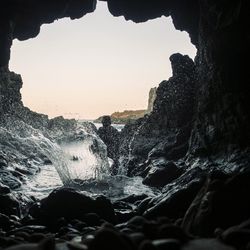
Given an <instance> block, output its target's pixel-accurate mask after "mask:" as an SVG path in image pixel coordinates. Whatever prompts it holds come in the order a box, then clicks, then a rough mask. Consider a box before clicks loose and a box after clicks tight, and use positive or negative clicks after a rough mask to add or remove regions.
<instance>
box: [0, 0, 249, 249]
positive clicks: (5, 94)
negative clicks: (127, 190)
mask: <svg viewBox="0 0 250 250" xmlns="http://www.w3.org/2000/svg"><path fill="white" fill-rule="evenodd" d="M106 2H107V4H108V8H109V11H110V13H111V14H112V15H113V16H124V18H125V19H126V20H131V21H133V22H136V23H139V22H146V21H148V20H150V19H155V18H158V17H161V16H166V17H168V16H171V18H172V20H173V24H174V26H175V28H176V29H177V30H180V31H186V32H188V34H189V36H190V39H191V42H192V44H194V45H195V47H196V49H197V55H196V57H195V60H194V61H192V60H191V59H190V58H189V57H187V56H183V55H181V54H179V53H176V54H173V55H172V56H171V57H170V62H171V65H172V69H173V76H172V77H170V78H169V80H168V81H163V82H162V83H161V84H160V86H159V87H158V89H157V96H156V100H155V102H154V105H153V110H152V112H151V113H150V114H147V115H145V116H144V117H143V118H141V119H138V120H136V121H135V122H134V123H131V124H128V125H126V126H125V128H124V129H123V130H122V131H121V140H120V142H119V154H120V155H121V156H122V158H121V159H119V160H120V162H123V163H124V162H125V165H126V166H127V173H126V175H127V176H128V177H127V178H131V177H137V176H140V177H142V178H143V183H144V184H145V185H147V186H150V187H152V189H154V188H157V189H158V190H160V192H159V193H157V195H154V196H153V197H152V196H149V195H147V194H143V195H140V196H138V195H130V196H128V197H126V198H123V199H120V200H116V201H115V202H113V201H112V202H111V201H110V200H109V199H108V198H107V197H105V196H98V197H94V198H93V197H90V196H88V195H87V194H84V193H81V192H79V191H78V190H76V188H75V186H74V185H71V186H70V187H67V185H68V184H72V183H67V182H66V181H65V183H64V184H65V187H63V188H58V189H56V190H54V191H52V192H51V194H50V195H49V196H48V197H46V198H44V199H42V200H41V201H37V200H36V198H35V197H26V196H24V195H23V194H22V193H21V192H18V188H19V187H20V185H22V183H21V182H22V178H25V176H26V175H29V174H36V173H37V171H38V170H37V168H36V167H34V166H33V164H34V163H35V162H37V161H42V162H43V163H45V162H46V164H50V163H51V161H53V159H50V158H49V157H48V153H49V150H50V149H49V147H48V148H46V152H45V151H44V152H45V154H42V153H44V152H41V155H40V156H39V157H40V158H39V160H38V159H37V157H36V154H38V152H39V150H38V149H39V147H40V144H38V143H37V142H34V141H32V140H30V139H29V140H26V142H27V145H28V146H25V147H24V146H23V144H22V143H23V140H22V138H21V139H20V138H19V139H20V140H19V141H18V142H13V138H15V133H14V134H11V133H10V132H9V131H8V130H6V129H5V127H4V126H7V125H6V124H8V126H10V129H13V128H15V129H16V128H18V129H19V131H21V132H22V133H23V134H25V133H26V131H25V129H26V125H27V124H28V125H29V126H31V127H32V129H34V131H37V129H38V130H41V131H42V132H43V133H44V134H46V131H47V130H53V129H55V130H57V131H62V134H60V136H61V135H64V134H63V133H64V132H65V131H71V130H73V129H74V126H75V123H74V121H72V120H64V119H63V118H57V119H52V120H49V119H48V117H47V116H45V115H39V114H36V113H34V112H31V111H30V110H29V109H27V108H24V107H23V105H22V103H21V94H20V86H21V84H22V80H21V78H20V76H19V75H17V74H15V73H13V72H10V71H9V60H10V50H11V45H12V41H13V39H18V40H21V41H23V40H27V39H29V38H34V37H36V36H38V35H39V32H40V27H41V25H42V24H45V23H53V22H54V20H56V19H59V18H63V17H70V18H71V19H77V18H81V17H82V16H84V15H85V14H87V13H90V12H94V11H95V7H96V1H95V0H61V1H57V0H50V1H48V0H46V1H41V0H38V1H33V0H30V1H17V0H11V1H7V0H4V1H3V2H2V3H1V9H0V13H1V15H0V118H1V120H0V123H1V126H3V130H2V131H1V133H2V135H1V136H2V138H1V141H3V142H4V143H2V144H3V145H4V146H6V145H7V146H9V145H15V147H16V148H17V149H18V150H17V151H16V152H15V154H16V155H19V154H22V155H25V154H26V153H27V151H29V152H32V154H34V155H33V156H32V157H33V158H32V159H30V158H25V157H24V158H22V161H23V164H25V166H26V167H27V169H23V168H20V167H19V168H18V169H17V168H15V169H13V168H12V167H10V166H9V165H10V164H9V162H10V159H11V160H13V159H14V160H15V161H16V163H18V160H19V159H17V158H15V157H13V155H8V154H7V153H6V152H4V151H2V149H1V151H0V170H1V176H0V247H3V249H5V248H7V249H8V248H9V249H27V248H28V249H92V250H97V249H106V248H107V249H108V248H109V249H118V248H122V249H128V250H129V249H141V250H146V249H184V250H185V249H248V248H249V246H250V241H249V239H250V231H249V219H250V213H249V211H250V207H249V204H250V200H249V193H248V192H249V190H250V186H249V185H250V173H249V142H250V138H249V137H250V133H249V130H248V129H249V120H250V116H249V104H250V103H249V102H250V101H249V98H248V95H249V90H248V86H247V85H248V84H247V82H248V74H247V72H248V71H247V68H248V66H247V65H248V64H249V63H248V60H247V58H248V56H249V40H250V34H249V28H248V27H249V17H248V14H249V11H250V4H249V2H247V1H246V0H238V1H226V0H219V1H215V0H192V1H186V0H177V1H171V0H155V1H152V0H144V1H142V0H106ZM1 129H2V128H1ZM88 129H89V130H91V129H93V128H92V127H91V125H89V127H88ZM38 134H39V133H38ZM39 136H40V134H39ZM58 136H59V135H58ZM42 142H43V143H44V144H46V142H47V140H46V138H44V137H42ZM93 142H94V143H93V146H92V150H93V151H95V150H97V149H98V147H99V144H97V143H96V141H93ZM1 146H2V145H1ZM46 153H47V155H46ZM42 162H39V163H42ZM57 167H63V166H57ZM6 176H7V177H6ZM9 176H11V177H9ZM16 177H18V179H19V182H15V181H14V180H15V179H16ZM61 177H62V179H63V178H66V177H65V176H61ZM6 179H8V182H7V184H8V185H7V184H6V182H4V180H6ZM120 183H122V180H120ZM88 185H91V183H84V185H83V188H87V187H88ZM98 185H100V186H101V187H102V188H103V189H105V187H106V186H105V185H106V183H102V182H100V183H98ZM79 236H80V240H79Z"/></svg>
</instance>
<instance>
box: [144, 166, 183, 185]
mask: <svg viewBox="0 0 250 250" xmlns="http://www.w3.org/2000/svg"><path fill="white" fill-rule="evenodd" d="M152 165H153V166H152V167H151V169H150V171H149V173H148V174H147V176H146V177H145V178H144V180H143V184H145V185H148V186H152V187H158V188H159V187H164V186H165V185H167V184H168V183H170V182H172V181H173V180H175V179H177V178H178V177H179V176H180V175H181V174H182V173H183V169H181V168H179V167H177V166H176V165H175V164H174V163H173V162H163V164H161V163H160V164H159V165H158V166H157V165H156V164H152Z"/></svg>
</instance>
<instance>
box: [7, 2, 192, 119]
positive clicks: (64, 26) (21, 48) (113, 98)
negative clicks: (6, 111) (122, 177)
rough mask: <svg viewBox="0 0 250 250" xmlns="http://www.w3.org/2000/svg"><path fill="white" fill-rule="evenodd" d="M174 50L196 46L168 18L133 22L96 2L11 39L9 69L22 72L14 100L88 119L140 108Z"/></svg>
mask: <svg viewBox="0 0 250 250" xmlns="http://www.w3.org/2000/svg"><path fill="white" fill-rule="evenodd" d="M177 52H180V53H182V54H187V55H189V56H190V57H191V58H194V56H195V53H196V50H195V47H194V46H193V45H192V44H191V42H190V38H189V36H188V34H187V33H186V32H180V31H177V30H175V28H174V26H173V24H172V20H171V18H166V17H162V18H158V19H155V20H152V21H148V22H146V23H140V24H136V23H133V22H132V21H125V19H124V18H123V17H113V16H112V15H111V14H110V13H109V11H108V8H107V5H106V3H105V2H99V3H98V5H97V9H96V11H95V12H94V13H91V14H88V15H86V16H84V17H83V18H81V19H78V20H73V21H72V20H70V19H69V18H64V19H60V20H58V21H55V22H54V23H53V24H49V25H43V26H42V27H41V32H40V34H39V36H38V37H36V38H34V39H29V40H26V41H24V42H20V41H18V40H14V43H13V46H12V56H11V61H10V69H11V70H12V71H15V72H16V73H19V74H21V75H22V78H23V83H24V84H23V87H22V89H21V93H22V100H23V103H24V105H25V106H27V107H29V108H30V109H32V110H33V111H36V112H38V113H43V114H47V115H49V117H51V118H52V117H55V116H59V115H63V116H64V117H65V118H76V119H95V118H97V117H99V116H101V115H110V114H111V113H113V112H116V111H123V110H136V109H146V107H147V102H148V93H149V90H150V88H152V87H156V86H158V85H159V83H160V82H161V81H162V80H167V79H168V78H169V77H170V76H171V75H172V70H171V65H170V62H169V56H170V55H172V54H173V53H177Z"/></svg>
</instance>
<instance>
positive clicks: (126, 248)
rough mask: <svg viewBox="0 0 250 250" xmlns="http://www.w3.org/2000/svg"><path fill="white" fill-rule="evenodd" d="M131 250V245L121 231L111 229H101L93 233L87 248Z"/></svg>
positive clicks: (93, 249)
mask: <svg viewBox="0 0 250 250" xmlns="http://www.w3.org/2000/svg"><path fill="white" fill-rule="evenodd" d="M103 249H110V250H117V249H120V250H132V246H131V245H130V243H129V242H127V241H126V240H125V239H124V237H123V236H122V234H121V233H119V232H116V231H115V230H111V229H107V228H105V229H101V230H100V231H98V232H97V233H96V235H95V238H94V240H93V241H92V242H91V244H90V246H89V250H103Z"/></svg>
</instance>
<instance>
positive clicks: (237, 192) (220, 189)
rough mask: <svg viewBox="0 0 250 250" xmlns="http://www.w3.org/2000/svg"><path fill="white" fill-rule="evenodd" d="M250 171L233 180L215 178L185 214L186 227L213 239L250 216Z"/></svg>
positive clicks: (208, 181)
mask: <svg viewBox="0 0 250 250" xmlns="http://www.w3.org/2000/svg"><path fill="white" fill-rule="evenodd" d="M248 190H250V172H246V173H241V174H236V175H234V176H233V177H231V176H228V177H225V175H220V176H218V174H216V176H215V175H212V176H211V177H210V178H209V179H208V180H207V181H206V183H205V184H204V186H203V188H202V189H201V191H200V193H199V194H198V195H197V197H196V199H195V200H194V202H193V204H192V205H191V207H190V209H189V210H188V212H187V213H186V215H185V219H184V221H183V227H184V228H185V229H186V230H187V231H189V232H191V233H194V234H198V235H203V236H212V235H213V233H214V230H215V229H216V228H222V229H226V228H228V227H230V226H233V225H235V224H239V223H240V222H242V221H244V220H247V219H248V218H249V217H250V196H249V193H248Z"/></svg>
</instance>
